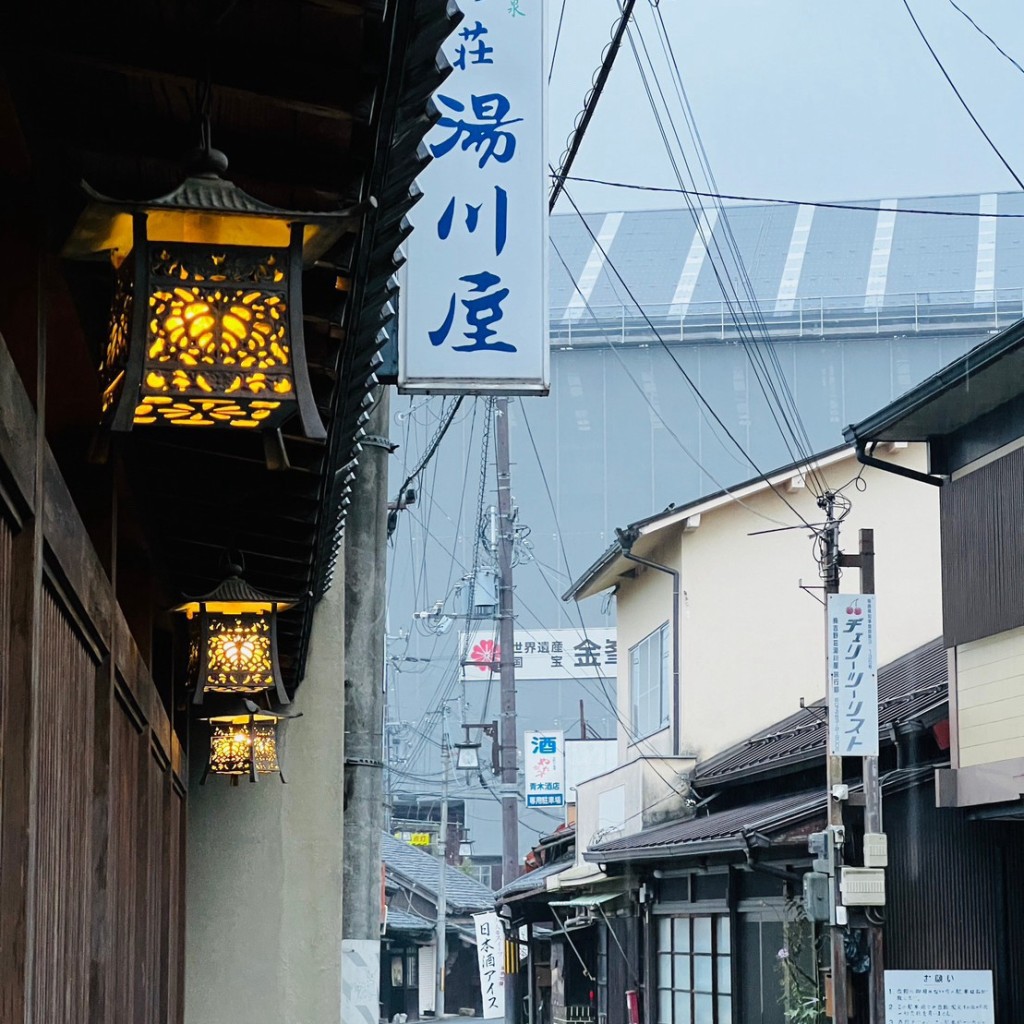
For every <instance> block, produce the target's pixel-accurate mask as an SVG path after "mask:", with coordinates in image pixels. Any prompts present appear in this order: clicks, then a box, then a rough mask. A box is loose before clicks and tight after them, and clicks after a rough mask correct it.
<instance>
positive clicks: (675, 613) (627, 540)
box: [615, 528, 680, 757]
mask: <svg viewBox="0 0 1024 1024" xmlns="http://www.w3.org/2000/svg"><path fill="white" fill-rule="evenodd" d="M615 536H616V537H617V538H618V541H619V548H620V549H621V551H622V557H623V558H626V559H628V560H629V561H630V562H636V563H637V564H638V565H646V566H647V568H648V569H657V571H658V572H664V573H668V575H669V576H671V577H672V754H673V756H676V757H678V756H679V726H680V715H679V594H680V589H679V579H680V573H679V570H678V569H673V568H671V567H670V566H667V565H661V564H660V563H658V562H652V561H651V560H650V559H649V558H641V557H640V556H639V555H634V554H633V545H634V544H635V543H636V540H637V537H639V536H640V534H639V532H638V531H637V530H636V529H635V528H630V529H627V530H620V529H616V530H615Z"/></svg>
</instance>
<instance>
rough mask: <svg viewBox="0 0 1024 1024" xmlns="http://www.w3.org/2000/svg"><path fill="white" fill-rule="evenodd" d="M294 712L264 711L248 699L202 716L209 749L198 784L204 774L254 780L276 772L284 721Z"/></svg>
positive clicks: (283, 779)
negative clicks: (208, 731)
mask: <svg viewBox="0 0 1024 1024" xmlns="http://www.w3.org/2000/svg"><path fill="white" fill-rule="evenodd" d="M297 717H298V716H297V715H281V714H278V713H277V712H274V711H264V710H262V709H260V708H258V707H257V706H256V705H255V704H253V703H252V702H251V701H242V702H238V703H236V704H235V705H234V706H232V707H228V708H225V709H222V710H221V711H218V712H217V713H216V714H211V715H209V716H207V717H206V718H205V721H206V722H207V723H208V724H209V727H210V752H209V757H208V760H207V762H206V768H205V770H204V771H203V776H202V778H201V779H200V780H199V784H200V785H203V784H204V783H205V782H206V778H207V776H208V775H211V774H212V775H226V776H228V777H229V778H231V780H232V781H233V782H237V781H238V779H240V778H241V777H242V776H248V777H249V781H250V782H256V781H258V780H259V777H260V776H261V775H278V776H280V779H281V781H282V782H285V781H286V779H285V777H284V772H283V771H282V770H281V748H282V746H283V732H284V721H285V720H286V719H287V718H297Z"/></svg>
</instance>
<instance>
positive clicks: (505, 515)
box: [494, 398, 519, 1024]
mask: <svg viewBox="0 0 1024 1024" xmlns="http://www.w3.org/2000/svg"><path fill="white" fill-rule="evenodd" d="M495 421H496V422H495V430H494V457H495V461H496V463H497V466H496V468H497V473H498V530H499V535H498V625H499V636H500V638H501V655H500V661H499V671H500V679H501V724H500V729H501V884H502V885H508V884H509V882H512V881H514V880H515V879H516V878H518V877H519V807H518V788H519V765H518V759H517V753H518V749H519V748H518V742H517V741H518V736H517V726H516V673H515V658H514V657H513V651H514V649H515V619H514V617H513V606H512V543H513V539H514V537H513V532H514V527H513V523H512V486H511V476H510V474H511V467H510V458H509V442H508V399H507V398H499V399H498V400H497V402H496V403H495ZM507 937H508V938H509V939H513V938H515V936H514V935H509V936H507ZM518 978H519V975H518V974H510V975H508V976H507V977H506V978H505V1020H506V1021H507V1022H509V1024H516V1022H517V1021H518V1020H519V985H518V983H517V982H518Z"/></svg>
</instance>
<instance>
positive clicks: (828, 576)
mask: <svg viewBox="0 0 1024 1024" xmlns="http://www.w3.org/2000/svg"><path fill="white" fill-rule="evenodd" d="M821 505H822V508H823V509H824V511H825V529H824V533H823V535H822V543H823V545H824V550H823V551H822V566H821V568H822V577H823V581H824V584H825V698H826V703H827V702H828V697H829V685H830V680H831V668H830V663H829V651H830V650H831V646H830V636H829V617H828V595H829V594H838V593H839V560H840V555H839V522H838V520H837V519H836V517H835V495H834V494H831V493H827V494H825V495H824V496H823V497H822V501H821ZM833 726H834V723H833V721H832V716H831V715H829V716H828V740H827V743H826V745H825V764H826V780H825V800H826V805H827V807H828V824H829V836H828V841H829V842H830V843H831V842H833V839H834V837H835V835H836V830H837V829H842V828H843V802H842V801H841V800H837V799H835V797H834V796H833V792H834V789H833V787H835V786H839V785H842V782H843V759H842V758H841V757H833V756H832V729H833ZM840 834H841V833H840ZM833 863H834V865H835V874H834V875H833V877H832V879H831V883H832V905H833V906H835V907H838V906H839V905H840V903H841V895H840V891H839V877H840V873H841V870H842V868H841V865H842V846H841V845H840V844H838V843H836V844H835V846H834V859H833ZM845 923H846V922H845V921H844V922H842V924H840V922H838V921H836V922H835V923H833V925H832V927H831V929H830V930H831V933H832V935H831V938H832V1019H833V1021H835V1024H848V1021H849V1014H848V1012H847V1011H848V997H847V991H846V932H845V927H844V926H845Z"/></svg>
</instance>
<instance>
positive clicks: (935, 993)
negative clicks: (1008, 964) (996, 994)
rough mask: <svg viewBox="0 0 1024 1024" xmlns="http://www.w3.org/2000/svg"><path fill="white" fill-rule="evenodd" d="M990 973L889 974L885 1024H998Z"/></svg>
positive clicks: (886, 988) (901, 972) (886, 976)
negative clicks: (922, 1023) (927, 1023)
mask: <svg viewBox="0 0 1024 1024" xmlns="http://www.w3.org/2000/svg"><path fill="white" fill-rule="evenodd" d="M995 1019H996V1016H995V1002H994V999H993V996H992V972H991V971H886V972H885V1020H886V1024H917V1022H918V1021H922V1020H934V1021H947V1022H948V1024H995Z"/></svg>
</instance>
